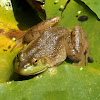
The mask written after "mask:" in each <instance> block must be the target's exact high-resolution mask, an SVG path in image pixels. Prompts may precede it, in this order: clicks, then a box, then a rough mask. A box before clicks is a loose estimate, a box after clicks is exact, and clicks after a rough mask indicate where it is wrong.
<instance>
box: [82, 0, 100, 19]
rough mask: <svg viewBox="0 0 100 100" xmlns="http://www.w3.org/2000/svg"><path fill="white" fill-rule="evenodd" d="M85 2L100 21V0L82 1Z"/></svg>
mask: <svg viewBox="0 0 100 100" xmlns="http://www.w3.org/2000/svg"><path fill="white" fill-rule="evenodd" d="M81 1H82V2H84V3H85V4H86V5H87V6H88V7H89V8H90V9H91V10H92V11H93V12H94V13H96V14H97V16H98V18H99V19H100V11H99V10H100V1H99V0H81Z"/></svg>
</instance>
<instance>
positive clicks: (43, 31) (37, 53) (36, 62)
mask: <svg viewBox="0 0 100 100" xmlns="http://www.w3.org/2000/svg"><path fill="white" fill-rule="evenodd" d="M58 22H59V17H58V16H56V17H53V18H51V19H48V20H45V21H43V22H41V23H39V24H37V25H36V26H33V27H32V28H31V29H29V30H28V31H27V32H26V33H25V34H24V36H23V39H22V41H24V42H26V43H27V44H28V46H27V47H26V48H24V49H22V50H21V51H20V52H19V54H18V55H17V56H16V58H15V63H14V67H15V71H16V72H17V73H19V74H21V75H34V74H38V73H41V72H43V71H45V70H46V69H47V68H49V67H53V66H56V65H58V64H60V63H62V62H63V61H64V60H65V59H66V57H68V58H69V59H71V60H72V61H73V62H77V65H79V66H80V65H87V63H88V61H87V58H88V54H89V42H88V39H87V36H86V34H85V33H84V31H83V29H82V27H81V26H79V25H76V26H74V28H73V30H72V31H71V30H70V29H68V28H66V27H52V26H54V25H55V24H57V23H58Z"/></svg>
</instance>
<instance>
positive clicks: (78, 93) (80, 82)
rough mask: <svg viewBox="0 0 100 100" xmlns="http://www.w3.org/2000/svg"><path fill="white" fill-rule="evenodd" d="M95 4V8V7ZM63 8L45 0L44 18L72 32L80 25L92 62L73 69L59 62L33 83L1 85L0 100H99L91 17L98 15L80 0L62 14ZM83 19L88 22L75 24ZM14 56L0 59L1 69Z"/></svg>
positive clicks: (95, 28)
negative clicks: (54, 21)
mask: <svg viewBox="0 0 100 100" xmlns="http://www.w3.org/2000/svg"><path fill="white" fill-rule="evenodd" d="M85 1H86V0H84V2H85ZM87 1H88V2H89V3H90V4H91V5H92V1H94V0H92V1H89V0H87ZM98 2H99V1H98ZM98 2H97V4H99V3H98ZM65 4H66V0H59V1H58V2H57V3H55V0H45V6H44V9H45V11H46V16H47V18H51V17H53V16H60V18H61V20H60V22H59V24H58V26H66V27H69V28H71V29H72V28H73V27H74V25H75V24H79V25H81V26H82V27H83V29H84V31H85V32H86V34H87V35H88V39H89V42H90V54H89V56H90V57H92V58H93V60H94V62H93V63H89V64H88V66H87V67H84V66H81V67H76V66H73V65H71V64H70V63H67V62H63V63H62V64H61V65H59V66H57V67H54V68H50V69H48V70H47V71H45V72H43V73H41V74H39V75H36V76H35V77H34V78H33V79H30V80H24V81H11V82H7V83H1V84H0V98H1V100H61V99H62V100H99V99H100V85H99V84H100V58H99V57H100V52H99V51H100V48H99V43H100V36H99V34H100V29H99V27H100V22H99V21H98V20H97V16H96V15H95V13H96V14H97V15H98V14H99V12H97V11H94V10H93V11H94V12H95V13H94V12H92V11H91V10H90V9H89V8H88V7H87V6H86V5H85V4H84V3H83V2H81V1H80V0H75V1H74V0H71V1H70V2H69V3H68V5H67V6H66V8H65V9H64V11H63V12H62V10H61V9H60V8H61V6H64V5H65ZM87 5H88V6H89V4H87ZM89 7H90V6H89ZM97 7H98V8H99V6H97V5H96V6H94V7H93V9H95V8H97ZM90 8H91V7H90ZM79 12H80V13H79ZM61 13H62V16H61ZM83 15H85V16H87V17H88V20H87V21H84V22H80V21H78V18H79V17H80V16H83ZM98 16H99V15H98ZM34 20H36V19H34ZM13 24H14V23H13ZM16 53H17V52H16ZM15 55H16V54H15V53H14V54H11V55H10V54H8V55H7V58H6V56H4V57H3V56H0V57H1V58H0V59H4V60H6V61H5V64H3V65H4V67H5V68H6V66H10V67H11V66H12V60H13V58H14V57H15ZM8 58H11V60H10V62H9V64H8V62H7V61H8ZM7 68H8V67H7ZM11 68H12V67H11ZM5 71H6V70H5ZM7 71H8V69H7ZM0 75H1V73H0Z"/></svg>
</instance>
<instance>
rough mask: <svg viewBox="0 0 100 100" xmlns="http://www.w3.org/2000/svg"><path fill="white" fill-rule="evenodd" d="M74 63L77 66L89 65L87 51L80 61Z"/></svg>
mask: <svg viewBox="0 0 100 100" xmlns="http://www.w3.org/2000/svg"><path fill="white" fill-rule="evenodd" d="M73 65H75V66H87V65H88V54H87V53H86V54H85V55H84V57H83V58H82V59H81V60H80V61H78V62H74V63H73Z"/></svg>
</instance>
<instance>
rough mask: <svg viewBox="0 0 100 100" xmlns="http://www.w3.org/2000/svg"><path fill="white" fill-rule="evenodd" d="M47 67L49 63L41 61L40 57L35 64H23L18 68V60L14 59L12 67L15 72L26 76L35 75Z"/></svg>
mask: <svg viewBox="0 0 100 100" xmlns="http://www.w3.org/2000/svg"><path fill="white" fill-rule="evenodd" d="M48 67H49V64H47V63H43V62H42V60H41V59H40V60H39V61H38V63H37V64H35V65H34V64H30V63H28V64H27V65H24V66H23V68H20V66H19V62H18V61H17V60H16V59H15V63H14V68H15V71H16V72H17V73H19V74H20V75H24V76H28V75H35V74H38V73H41V72H43V71H45V70H46V69H47V68H48Z"/></svg>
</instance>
